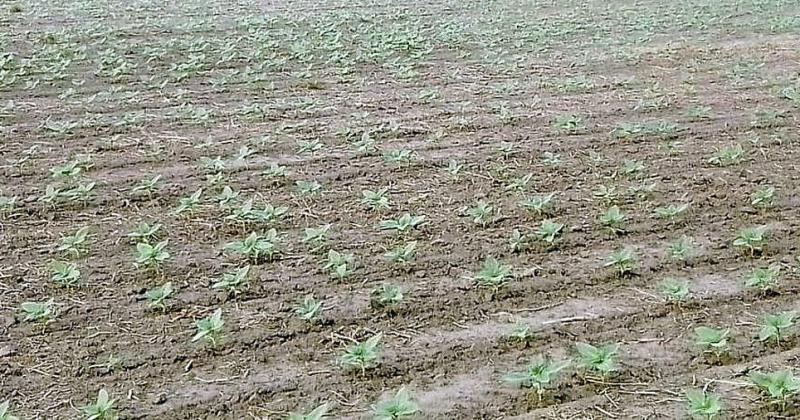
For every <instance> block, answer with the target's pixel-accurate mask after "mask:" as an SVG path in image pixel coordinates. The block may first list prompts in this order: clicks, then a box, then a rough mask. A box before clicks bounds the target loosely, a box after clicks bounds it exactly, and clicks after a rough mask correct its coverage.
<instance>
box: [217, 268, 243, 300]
mask: <svg viewBox="0 0 800 420" xmlns="http://www.w3.org/2000/svg"><path fill="white" fill-rule="evenodd" d="M248 274H250V266H249V265H247V266H244V267H242V268H237V269H236V270H233V271H230V272H227V273H223V274H222V278H221V279H219V281H217V282H215V283H214V284H213V285H211V288H212V289H222V290H224V291H226V292H227V293H228V294H229V295H234V296H235V295H238V294H239V293H241V292H242V289H243V288H244V287H247V276H248Z"/></svg>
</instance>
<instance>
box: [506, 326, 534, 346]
mask: <svg viewBox="0 0 800 420" xmlns="http://www.w3.org/2000/svg"><path fill="white" fill-rule="evenodd" d="M508 338H509V339H510V340H512V341H519V342H522V343H527V342H529V341H531V340H533V331H531V326H530V325H529V324H527V323H525V322H523V321H517V322H516V323H514V326H513V327H512V328H511V332H509V333H508Z"/></svg>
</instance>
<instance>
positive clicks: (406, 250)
mask: <svg viewBox="0 0 800 420" xmlns="http://www.w3.org/2000/svg"><path fill="white" fill-rule="evenodd" d="M384 255H385V256H386V258H388V259H389V260H391V261H392V262H395V263H398V264H407V263H408V262H409V261H411V260H412V259H414V257H415V256H416V255H417V241H411V242H409V243H407V244H404V245H399V246H396V247H394V248H392V249H391V250H390V251H389V252H387V253H386V254H384Z"/></svg>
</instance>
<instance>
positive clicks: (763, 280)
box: [744, 264, 781, 292]
mask: <svg viewBox="0 0 800 420" xmlns="http://www.w3.org/2000/svg"><path fill="white" fill-rule="evenodd" d="M780 271H781V266H780V265H778V264H772V265H770V266H769V267H760V268H756V269H755V270H753V271H751V272H750V273H749V274H748V275H747V277H745V280H744V285H745V287H748V288H752V289H758V290H760V291H762V292H767V291H769V290H772V289H774V288H775V287H776V286H777V285H778V277H779V274H780Z"/></svg>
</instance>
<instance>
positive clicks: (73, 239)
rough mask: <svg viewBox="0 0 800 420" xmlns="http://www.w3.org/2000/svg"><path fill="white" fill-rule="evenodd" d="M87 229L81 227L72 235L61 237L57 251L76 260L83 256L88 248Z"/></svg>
mask: <svg viewBox="0 0 800 420" xmlns="http://www.w3.org/2000/svg"><path fill="white" fill-rule="evenodd" d="M88 239H89V228H88V227H82V228H80V229H78V230H77V231H76V232H75V233H73V234H72V235H67V236H62V237H61V244H60V245H59V246H58V248H57V249H58V251H61V252H64V253H67V254H68V255H70V256H72V257H74V258H78V257H80V256H81V255H83V254H85V253H86V251H87V250H88V247H89V240H88Z"/></svg>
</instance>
